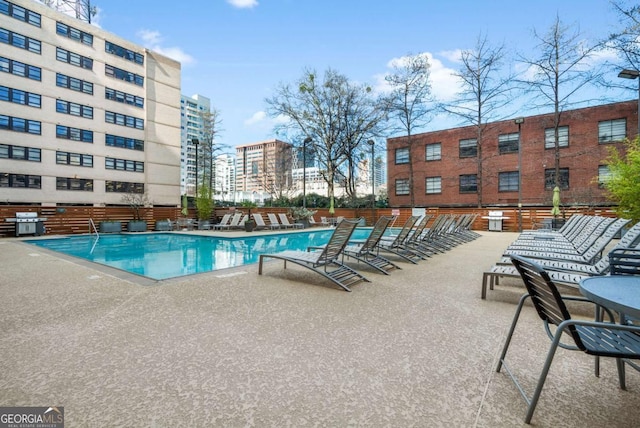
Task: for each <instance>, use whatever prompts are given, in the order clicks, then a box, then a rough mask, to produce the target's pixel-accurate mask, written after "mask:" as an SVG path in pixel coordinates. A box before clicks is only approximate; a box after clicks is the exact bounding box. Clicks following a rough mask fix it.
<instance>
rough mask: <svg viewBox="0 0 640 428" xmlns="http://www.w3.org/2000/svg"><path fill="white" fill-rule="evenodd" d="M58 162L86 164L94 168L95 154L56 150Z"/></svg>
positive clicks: (62, 163)
mask: <svg viewBox="0 0 640 428" xmlns="http://www.w3.org/2000/svg"><path fill="white" fill-rule="evenodd" d="M56 163H57V164H59V165H73V166H85V167H88V168H93V156H91V155H83V154H82V153H69V152H60V151H57V152H56Z"/></svg>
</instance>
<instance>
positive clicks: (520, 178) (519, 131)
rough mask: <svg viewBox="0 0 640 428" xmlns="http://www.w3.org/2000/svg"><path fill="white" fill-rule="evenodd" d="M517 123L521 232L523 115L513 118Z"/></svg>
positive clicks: (519, 229) (520, 229)
mask: <svg viewBox="0 0 640 428" xmlns="http://www.w3.org/2000/svg"><path fill="white" fill-rule="evenodd" d="M513 122H514V123H516V124H517V125H518V232H522V137H521V130H522V124H523V123H524V117H518V118H516V119H514V120H513Z"/></svg>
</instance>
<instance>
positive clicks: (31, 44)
mask: <svg viewBox="0 0 640 428" xmlns="http://www.w3.org/2000/svg"><path fill="white" fill-rule="evenodd" d="M0 42H2V43H6V44H8V45H12V46H15V47H17V48H20V49H26V50H28V51H29V52H33V53H37V54H40V53H42V43H40V40H36V39H32V38H31V37H27V36H23V35H22V34H18V33H14V32H13V31H9V30H6V29H4V28H0Z"/></svg>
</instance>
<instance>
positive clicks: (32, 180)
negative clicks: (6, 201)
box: [0, 172, 42, 189]
mask: <svg viewBox="0 0 640 428" xmlns="http://www.w3.org/2000/svg"><path fill="white" fill-rule="evenodd" d="M41 180H42V177H41V176H39V175H26V174H8V173H6V172H0V187H20V188H25V187H26V188H28V189H40V187H41V183H40V182H41Z"/></svg>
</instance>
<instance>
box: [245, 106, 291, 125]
mask: <svg viewBox="0 0 640 428" xmlns="http://www.w3.org/2000/svg"><path fill="white" fill-rule="evenodd" d="M288 121H289V118H287V117H286V116H282V115H279V116H276V117H275V118H270V117H269V116H267V113H265V112H264V111H262V110H260V111H257V112H255V113H254V114H253V115H252V116H251V117H250V118H249V119H246V120H245V121H244V122H243V123H244V124H245V125H246V126H250V127H259V128H262V129H269V128H273V127H274V126H275V125H279V124H282V123H286V122H288Z"/></svg>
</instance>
